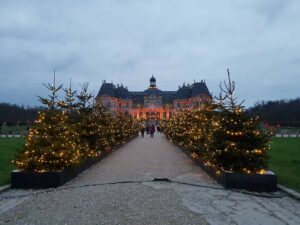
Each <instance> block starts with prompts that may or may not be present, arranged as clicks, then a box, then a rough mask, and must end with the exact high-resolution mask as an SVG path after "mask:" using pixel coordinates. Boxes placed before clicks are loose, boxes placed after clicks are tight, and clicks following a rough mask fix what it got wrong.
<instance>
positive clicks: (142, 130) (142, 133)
mask: <svg viewBox="0 0 300 225" xmlns="http://www.w3.org/2000/svg"><path fill="white" fill-rule="evenodd" d="M140 131H141V135H142V137H144V133H145V126H144V124H142V125H141V128H140Z"/></svg>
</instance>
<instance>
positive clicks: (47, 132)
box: [13, 73, 81, 172]
mask: <svg viewBox="0 0 300 225" xmlns="http://www.w3.org/2000/svg"><path fill="white" fill-rule="evenodd" d="M45 86H46V87H47V89H48V90H49V91H50V92H51V94H50V95H49V98H42V97H39V99H40V101H41V102H42V103H43V104H44V105H46V106H47V107H48V108H47V109H46V110H45V111H43V112H40V113H39V114H38V118H37V122H36V124H35V125H34V126H33V127H32V128H31V129H30V130H29V132H28V135H27V136H26V139H25V146H24V149H23V151H22V152H20V153H19V154H18V155H17V157H16V159H15V160H14V161H13V163H14V164H15V165H16V166H17V168H19V169H23V170H27V171H36V172H49V171H61V170H64V169H65V168H67V167H70V166H74V165H76V164H78V163H79V162H80V160H81V153H80V151H79V150H78V146H77V142H76V140H77V139H78V134H77V133H76V132H75V131H74V129H73V128H72V127H70V126H69V120H70V118H69V114H67V113H66V112H65V111H62V110H59V103H58V102H59V101H58V100H57V97H58V95H57V93H58V91H59V90H60V89H61V88H62V85H59V86H58V87H57V86H56V83H55V73H54V81H53V84H49V83H48V85H45Z"/></svg>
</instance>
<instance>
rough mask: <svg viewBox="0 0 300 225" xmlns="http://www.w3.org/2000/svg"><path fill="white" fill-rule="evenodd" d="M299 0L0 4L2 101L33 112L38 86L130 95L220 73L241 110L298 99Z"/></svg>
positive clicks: (212, 84) (213, 81)
mask: <svg viewBox="0 0 300 225" xmlns="http://www.w3.org/2000/svg"><path fill="white" fill-rule="evenodd" d="M299 40H300V1H299V0H227V1H224V0H222V1H221V0H220V1H213V0H212V1H200V0H195V1H192V0H182V1H177V0H168V1H167V0H160V1H159V0H153V1H152V0H145V1H143V0H107V1H100V0H85V1H82V0H77V1H71V0H60V1H59V0H57V1H55V0H53V1H41V0H36V1H30V0H27V1H25V0H24V1H22V0H19V1H14V0H0V76H1V82H0V93H1V95H0V102H8V103H12V104H24V105H30V106H37V105H39V104H40V103H39V102H38V100H37V97H36V96H37V95H40V96H46V95H47V94H48V93H47V90H46V89H45V87H44V86H43V85H42V83H47V82H50V81H52V76H53V69H56V74H57V81H58V83H63V84H64V85H65V86H67V85H68V81H69V78H70V77H72V82H73V86H74V88H76V89H78V88H79V83H83V82H89V84H90V91H91V92H93V91H94V92H95V94H97V92H98V91H99V88H100V86H101V83H102V80H106V81H107V82H110V81H113V82H114V83H116V84H117V83H123V84H124V86H127V87H128V89H129V90H130V91H141V90H144V89H146V88H147V87H148V85H149V78H150V77H151V75H152V74H154V76H155V77H156V79H157V86H158V88H160V89H161V90H165V91H172V90H173V91H175V90H177V89H178V86H179V85H182V84H183V82H185V83H193V81H194V79H195V80H196V81H200V80H206V83H207V86H208V88H209V90H210V92H212V93H213V94H217V93H218V92H219V89H218V85H219V83H220V81H222V80H224V79H226V69H227V67H229V68H230V71H231V76H232V79H233V80H234V81H236V85H237V95H238V97H239V98H240V99H241V100H242V99H246V102H245V104H246V106H252V105H253V104H254V103H255V102H257V101H261V100H277V99H289V98H296V97H299V96H300V91H299V90H300V87H299V86H300V41H299Z"/></svg>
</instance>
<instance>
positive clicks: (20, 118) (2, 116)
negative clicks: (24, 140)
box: [0, 103, 42, 126]
mask: <svg viewBox="0 0 300 225" xmlns="http://www.w3.org/2000/svg"><path fill="white" fill-rule="evenodd" d="M41 109H42V108H41V107H29V106H27V107H24V106H18V105H15V104H9V103H0V124H1V125H3V124H6V125H8V126H12V125H17V124H18V125H25V124H28V123H32V122H33V121H34V120H35V119H36V117H37V114H38V111H40V110H41Z"/></svg>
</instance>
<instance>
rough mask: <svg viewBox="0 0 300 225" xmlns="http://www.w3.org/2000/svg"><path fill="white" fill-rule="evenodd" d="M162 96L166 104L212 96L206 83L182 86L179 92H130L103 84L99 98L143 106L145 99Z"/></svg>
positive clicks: (153, 90) (151, 90)
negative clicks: (111, 98) (117, 99)
mask: <svg viewBox="0 0 300 225" xmlns="http://www.w3.org/2000/svg"><path fill="white" fill-rule="evenodd" d="M152 94H154V95H160V96H162V101H163V103H164V104H166V103H172V102H173V100H174V99H188V98H191V97H195V96H199V95H208V96H211V95H210V93H209V90H208V88H207V86H206V84H205V82H203V81H201V82H197V83H194V84H192V85H190V86H186V85H184V86H182V87H180V88H179V89H178V90H177V91H161V90H159V89H157V88H148V89H146V90H145V91H135V92H130V91H128V90H127V88H124V87H123V86H120V87H115V85H114V84H112V83H103V84H102V86H101V88H100V91H99V93H98V95H97V97H99V96H101V95H109V96H112V97H116V98H119V99H132V100H133V101H134V102H135V103H138V104H143V102H144V97H145V96H149V95H152Z"/></svg>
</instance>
